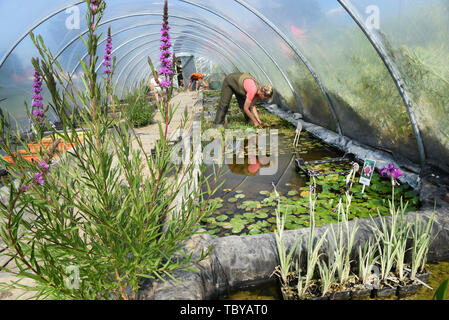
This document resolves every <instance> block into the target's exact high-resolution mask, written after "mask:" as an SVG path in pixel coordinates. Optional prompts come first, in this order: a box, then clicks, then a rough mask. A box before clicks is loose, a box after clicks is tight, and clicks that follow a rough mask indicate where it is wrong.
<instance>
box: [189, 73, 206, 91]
mask: <svg viewBox="0 0 449 320" xmlns="http://www.w3.org/2000/svg"><path fill="white" fill-rule="evenodd" d="M193 81H195V82H196V91H198V84H199V81H201V82H202V83H203V84H204V87H205V88H209V86H208V85H207V83H206V82H205V81H204V74H202V73H198V72H195V73H192V74H191V75H190V82H189V85H188V87H187V90H188V91H190V86H191V85H192V82H193Z"/></svg>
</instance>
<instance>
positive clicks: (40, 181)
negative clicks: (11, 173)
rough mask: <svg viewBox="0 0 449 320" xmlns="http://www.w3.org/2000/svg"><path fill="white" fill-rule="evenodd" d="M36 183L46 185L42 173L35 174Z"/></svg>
mask: <svg viewBox="0 0 449 320" xmlns="http://www.w3.org/2000/svg"><path fill="white" fill-rule="evenodd" d="M34 181H36V183H38V184H44V177H43V176H42V173H40V172H36V173H35V174H34Z"/></svg>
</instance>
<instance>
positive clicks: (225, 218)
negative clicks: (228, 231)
mask: <svg viewBox="0 0 449 320" xmlns="http://www.w3.org/2000/svg"><path fill="white" fill-rule="evenodd" d="M228 218H229V216H228V215H225V214H222V215H219V216H218V217H216V218H215V220H217V221H220V222H223V221H225V220H227V219H228Z"/></svg>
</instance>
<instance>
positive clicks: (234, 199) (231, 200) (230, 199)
mask: <svg viewBox="0 0 449 320" xmlns="http://www.w3.org/2000/svg"><path fill="white" fill-rule="evenodd" d="M228 202H231V203H234V202H237V198H234V197H233V198H229V199H228Z"/></svg>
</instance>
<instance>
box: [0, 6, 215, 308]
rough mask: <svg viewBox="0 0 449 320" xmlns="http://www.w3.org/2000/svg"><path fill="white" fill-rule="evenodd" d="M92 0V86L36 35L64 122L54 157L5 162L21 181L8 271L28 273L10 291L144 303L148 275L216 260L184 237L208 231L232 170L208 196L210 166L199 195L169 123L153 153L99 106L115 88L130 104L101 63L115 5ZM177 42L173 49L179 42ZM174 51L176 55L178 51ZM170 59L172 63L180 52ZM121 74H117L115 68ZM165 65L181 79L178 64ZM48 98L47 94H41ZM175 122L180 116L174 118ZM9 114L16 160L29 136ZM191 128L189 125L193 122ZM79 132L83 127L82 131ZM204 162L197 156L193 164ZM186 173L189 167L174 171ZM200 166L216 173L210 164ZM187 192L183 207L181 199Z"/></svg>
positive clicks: (10, 196)
mask: <svg viewBox="0 0 449 320" xmlns="http://www.w3.org/2000/svg"><path fill="white" fill-rule="evenodd" d="M86 5H87V9H88V13H87V15H86V23H87V26H88V27H89V32H88V33H87V37H88V39H84V38H82V36H80V37H81V38H82V39H83V42H84V43H85V45H86V50H87V52H88V54H89V57H88V59H86V60H83V59H80V64H81V67H82V68H83V75H82V77H83V81H82V83H81V84H79V85H75V84H74V83H73V81H72V78H71V77H70V76H69V72H67V71H66V70H64V69H62V66H61V64H59V63H57V59H56V58H55V56H54V55H53V54H52V52H51V51H50V50H49V49H48V48H47V47H46V46H45V44H44V40H43V39H42V37H40V36H38V38H36V37H34V35H33V33H30V37H31V39H32V41H33V43H34V45H35V46H36V48H37V49H38V51H39V53H40V59H41V60H42V61H41V63H40V65H38V64H37V63H36V61H33V65H34V67H35V69H36V70H39V72H40V74H41V75H42V78H43V82H44V83H45V85H46V88H47V89H48V92H49V93H50V95H51V102H49V103H48V107H47V108H51V110H52V111H53V112H54V113H55V115H56V116H57V117H58V120H60V122H61V127H62V129H61V130H56V129H55V128H52V127H49V128H48V130H49V131H50V135H51V136H52V139H55V140H54V142H53V145H52V147H51V148H50V150H49V151H48V152H46V154H45V155H44V154H40V156H41V157H40V159H41V160H43V161H40V162H37V163H33V164H30V163H28V162H27V161H15V163H12V164H10V163H9V162H8V163H6V160H3V164H5V169H6V170H7V171H8V173H9V174H10V175H11V177H12V178H13V179H8V180H7V181H5V183H8V184H9V185H8V188H4V189H5V190H6V191H4V193H5V194H2V197H1V201H0V239H1V240H2V242H3V243H5V245H6V246H7V247H8V250H5V251H4V252H2V256H3V255H4V256H7V257H8V258H10V260H11V261H13V262H14V265H13V267H12V268H14V269H12V268H11V267H10V265H8V266H2V269H3V270H4V271H6V272H11V273H14V275H15V277H17V278H18V281H17V282H16V281H13V283H11V284H7V283H5V282H2V281H0V290H2V291H3V288H5V287H6V290H10V289H14V288H20V289H21V290H26V291H28V292H29V293H31V294H32V298H44V299H45V298H52V299H58V300H75V299H79V300H91V299H136V298H138V297H139V295H138V293H139V290H140V287H141V286H142V284H143V281H142V280H143V278H146V280H145V281H151V282H152V281H153V280H155V279H161V278H165V279H168V278H173V276H174V275H176V274H175V272H178V271H180V270H192V269H193V268H194V266H195V265H196V264H197V262H198V261H201V260H203V259H204V258H205V256H206V254H207V252H208V249H204V250H201V252H196V253H195V254H194V255H193V254H190V253H189V254H186V252H185V251H184V244H185V243H186V240H188V239H191V238H192V236H193V235H195V234H196V233H197V232H198V231H199V224H200V221H202V220H204V218H206V217H207V216H208V215H209V214H211V213H212V212H213V211H215V205H214V204H213V203H212V201H211V196H212V195H213V194H214V193H215V191H216V190H217V187H218V186H219V184H218V178H219V171H220V170H218V172H217V173H216V176H215V177H214V179H213V180H214V181H213V183H211V181H210V179H208V180H207V183H208V192H207V193H206V192H204V190H203V189H202V186H204V185H205V182H206V181H205V176H204V175H203V174H200V176H199V177H198V179H199V181H197V183H196V186H195V187H192V188H189V190H188V192H187V189H186V186H187V185H189V186H190V182H189V177H192V176H194V174H195V175H196V173H195V171H194V170H196V168H195V166H190V165H189V166H185V167H183V168H178V167H177V166H176V165H175V164H174V163H173V162H172V154H173V151H174V150H177V149H175V148H176V146H174V147H172V146H170V145H169V143H168V142H167V141H168V139H167V138H166V134H167V131H165V136H164V132H163V130H162V128H161V130H159V133H160V137H159V139H155V143H156V144H157V145H156V146H157V148H156V150H157V154H156V157H153V156H151V155H148V153H147V152H148V151H147V150H146V148H144V145H143V143H142V140H141V138H140V137H139V135H137V134H136V132H135V131H134V130H133V127H132V123H130V122H129V121H128V120H127V119H126V117H124V116H122V115H121V114H117V116H116V117H110V118H109V117H105V116H103V114H101V113H99V112H96V107H97V106H98V103H99V102H100V101H102V100H104V98H105V95H106V94H109V96H110V98H111V99H110V103H111V107H112V109H113V110H115V106H118V105H120V101H119V99H118V97H116V96H115V95H114V92H113V91H114V86H113V85H111V87H110V88H111V91H110V92H105V90H103V87H102V85H100V84H99V83H98V81H97V73H96V71H95V69H96V68H95V67H96V66H97V65H98V63H97V62H98V59H99V57H98V56H97V55H96V52H97V49H98V48H99V47H98V40H99V36H98V35H96V34H95V32H94V31H95V29H96V26H98V24H99V21H100V20H101V17H102V15H103V11H104V10H105V8H106V1H92V0H86ZM167 16H168V15H167ZM92 26H95V27H92ZM164 26H168V24H164ZM165 29H168V28H165ZM167 40H169V39H167ZM165 44H166V46H167V47H166V48H165V49H169V48H168V47H169V46H170V45H171V44H170V43H169V42H165ZM157 47H158V45H157ZM163 51H165V53H164V55H166V54H167V51H169V50H163ZM101 56H103V53H102V54H101ZM164 63H165V67H166V68H170V66H171V65H170V62H168V60H167V61H164ZM112 65H114V64H112ZM100 67H101V65H100ZM111 71H112V72H111V74H113V72H114V67H113V66H112V68H111ZM153 71H155V70H154V69H153ZM163 72H164V73H166V75H167V76H170V72H167V70H165V69H164V70H163ZM156 74H157V72H156ZM164 75H165V74H164ZM167 80H170V79H166V81H167ZM40 82H41V81H40V78H39V80H37V81H36V88H37V89H36V92H37V93H36V94H40V91H41V88H40ZM57 87H58V89H56V88H57ZM170 89H172V87H170ZM170 91H171V90H168V93H167V94H168V95H167V98H166V99H165V100H164V102H163V103H164V105H165V107H166V109H167V114H170V115H172V114H173V113H172V112H171V109H170V107H171V106H170V105H169V103H168V100H169V98H170V95H171V92H170ZM40 101H41V100H40V97H36V102H40ZM74 104H75V105H76V106H77V107H78V108H77V112H78V114H79V116H80V118H81V119H82V120H83V122H82V124H83V126H82V127H81V128H80V127H78V126H77V124H78V122H77V121H73V120H74V116H73V113H72V110H73V107H74ZM36 106H40V104H39V103H37V104H36ZM28 110H29V111H31V108H30V109H28ZM44 112H46V109H44ZM30 117H33V115H32V114H31V112H30ZM166 119H167V120H166V121H167V122H166V123H169V122H170V118H168V117H167V118H166ZM7 120H8V119H6V118H5V116H3V114H2V113H1V112H0V148H1V149H2V150H5V153H6V155H8V156H10V157H13V156H14V154H15V153H17V148H16V145H11V141H12V140H13V139H12V138H13V137H12V136H13V135H14V138H17V140H20V136H18V137H16V136H15V130H14V129H12V126H11V125H10V124H9V123H8V121H7ZM75 120H76V119H75ZM164 120H165V119H164ZM184 126H185V124H184V123H183V124H182V125H181V128H180V129H184V130H185V127H184ZM40 129H42V130H40V132H39V134H40V135H41V136H39V139H41V138H43V134H44V131H43V126H41V127H40ZM79 129H81V130H83V131H82V133H81V134H79V133H80V132H79ZM61 141H64V144H67V145H71V146H72V148H71V149H70V150H69V151H67V152H65V153H61V154H60V155H59V157H58V161H57V164H56V163H55V164H54V165H53V164H52V162H51V159H52V157H53V156H54V155H55V150H57V146H58V143H59V142H61ZM19 143H20V144H21V145H22V146H23V147H24V148H26V147H27V145H28V143H27V141H24V139H22V140H20V141H19ZM41 147H42V150H43V149H44V146H43V145H42V146H41ZM41 153H43V151H42V152H41ZM193 161H194V159H193V154H192V158H190V159H189V162H191V163H193ZM175 171H176V172H177V173H178V174H175V175H171V174H170V173H172V172H175ZM200 172H205V167H204V166H203V164H202V165H201V168H200ZM16 182H19V184H16ZM2 191H3V190H2ZM186 194H188V196H186ZM3 195H5V196H4V197H3ZM180 200H182V206H180V207H179V208H178V207H177V206H174V205H172V204H176V203H178V202H179V201H180ZM24 214H25V215H24ZM169 217H172V218H171V219H169ZM192 253H193V252H192ZM72 268H73V269H72ZM74 269H77V270H76V271H75V272H72V271H74ZM75 274H78V275H79V277H78V279H73V278H72V280H80V281H79V282H78V284H79V287H78V288H76V287H74V285H75V281H66V280H70V279H69V277H70V276H73V275H75ZM22 279H32V280H33V281H32V283H31V284H29V285H28V284H27V283H26V282H21V281H20V282H19V280H22ZM142 293H143V294H144V295H145V292H142Z"/></svg>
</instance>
